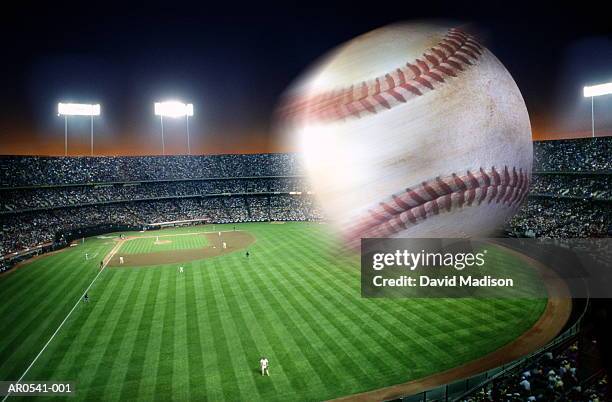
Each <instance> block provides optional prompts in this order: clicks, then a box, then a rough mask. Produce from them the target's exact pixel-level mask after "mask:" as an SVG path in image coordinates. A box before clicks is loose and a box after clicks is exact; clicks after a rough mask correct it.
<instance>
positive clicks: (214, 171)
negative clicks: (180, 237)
mask: <svg viewBox="0 0 612 402" xmlns="http://www.w3.org/2000/svg"><path fill="white" fill-rule="evenodd" d="M299 171H300V169H299V166H298V161H297V157H296V156H295V154H252V155H204V156H200V155H198V156H195V155H189V156H188V155H180V156H136V157H134V156H116V157H113V156H107V157H38V156H5V157H0V187H20V186H40V185H61V184H79V183H109V182H127V181H159V180H186V179H204V178H215V177H253V176H256V177H262V176H291V175H296V174H298V172H299Z"/></svg>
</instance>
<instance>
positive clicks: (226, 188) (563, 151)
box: [0, 137, 612, 255]
mask: <svg viewBox="0 0 612 402" xmlns="http://www.w3.org/2000/svg"><path fill="white" fill-rule="evenodd" d="M611 139H612V137H607V138H596V139H581V140H568V141H545V142H537V143H534V169H533V170H534V176H533V180H532V182H533V183H532V188H531V192H530V197H529V200H528V202H527V203H526V204H524V205H523V207H522V208H521V210H520V212H519V213H518V214H517V215H516V216H515V217H514V218H513V219H512V221H510V223H509V225H508V227H507V234H508V235H510V236H519V237H523V236H528V237H562V238H563V237H606V236H610V234H611V232H612V229H611V227H612V224H611V222H612V213H611V212H610V201H611V193H610V184H612V176H611V175H610V166H611V165H610V163H611V162H610V158H609V155H610V152H609V151H610V148H611V143H612V141H611ZM550 171H555V172H557V173H553V174H550V173H542V172H550ZM580 172H583V173H580ZM301 174H302V171H301V169H300V167H299V163H298V158H297V157H296V156H295V155H293V154H259V155H212V156H165V157H160V156H142V157H29V156H28V157H20V156H7V157H0V222H1V223H2V233H1V235H2V238H1V240H0V255H7V254H9V253H15V252H18V251H20V250H24V249H27V248H29V247H33V246H35V245H38V244H41V243H46V242H49V241H53V240H54V239H55V234H56V233H58V232H62V231H68V230H70V229H71V228H77V227H83V226H87V225H90V226H95V225H98V224H104V223H107V224H124V225H133V226H141V225H143V224H148V223H154V222H164V221H173V220H186V219H206V220H207V221H209V222H219V223H224V222H244V221H268V220H279V221H281V220H318V219H322V215H321V212H320V211H319V209H318V208H317V207H316V206H315V204H314V201H313V197H311V196H310V188H309V186H308V184H307V182H306V180H304V179H303V177H301Z"/></svg>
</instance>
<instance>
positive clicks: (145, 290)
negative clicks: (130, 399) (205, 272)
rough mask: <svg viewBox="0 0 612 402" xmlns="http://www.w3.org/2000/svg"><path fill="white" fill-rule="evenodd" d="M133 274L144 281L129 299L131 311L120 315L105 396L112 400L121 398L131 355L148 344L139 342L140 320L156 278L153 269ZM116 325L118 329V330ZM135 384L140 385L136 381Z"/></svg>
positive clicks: (146, 307)
mask: <svg viewBox="0 0 612 402" xmlns="http://www.w3.org/2000/svg"><path fill="white" fill-rule="evenodd" d="M130 274H131V275H137V276H141V277H142V282H140V283H138V281H136V282H135V286H134V290H133V291H132V293H131V294H134V293H135V297H134V298H133V299H132V300H130V301H128V303H132V304H133V305H132V309H131V312H127V311H124V312H123V313H122V315H121V316H120V318H119V319H120V320H121V321H120V323H119V326H121V327H123V330H122V333H121V334H120V338H119V339H117V338H116V339H115V340H114V341H113V342H116V343H117V344H118V345H117V346H116V347H117V349H116V354H115V359H114V361H113V362H112V365H111V368H110V370H109V375H108V378H107V381H106V383H107V384H106V388H105V398H106V399H110V400H119V398H120V395H121V391H122V384H124V381H125V378H126V376H127V373H128V371H129V370H131V369H132V368H131V367H130V363H131V362H130V360H131V359H130V356H131V354H132V353H134V351H135V350H139V349H144V348H146V345H144V344H142V343H140V342H139V340H140V339H139V338H140V332H139V329H140V321H141V318H142V316H143V314H144V311H145V310H147V309H148V306H147V305H146V301H147V296H148V295H149V293H150V291H149V289H150V287H151V286H154V285H153V283H154V278H153V273H152V271H147V272H145V273H144V274H142V275H141V274H136V273H130ZM139 279H140V278H139ZM119 326H118V327H116V330H115V331H117V330H118V328H119ZM133 385H136V386H137V385H138V383H134V384H133Z"/></svg>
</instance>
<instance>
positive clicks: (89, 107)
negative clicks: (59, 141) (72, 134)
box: [57, 102, 100, 156]
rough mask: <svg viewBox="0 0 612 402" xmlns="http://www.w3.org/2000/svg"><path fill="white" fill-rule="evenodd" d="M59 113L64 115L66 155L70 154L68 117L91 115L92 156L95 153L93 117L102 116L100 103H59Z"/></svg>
mask: <svg viewBox="0 0 612 402" xmlns="http://www.w3.org/2000/svg"><path fill="white" fill-rule="evenodd" d="M57 115H58V116H64V156H68V117H69V116H89V117H90V151H91V156H93V154H94V149H93V146H94V145H93V126H94V124H93V119H94V116H100V105H99V104H97V103H95V104H88V103H61V102H60V103H58V104H57Z"/></svg>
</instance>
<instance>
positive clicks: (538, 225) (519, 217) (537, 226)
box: [507, 197, 612, 238]
mask: <svg viewBox="0 0 612 402" xmlns="http://www.w3.org/2000/svg"><path fill="white" fill-rule="evenodd" d="M507 234H508V235H510V236H513V237H541V238H576V237H610V236H612V208H610V202H605V203H604V202H596V201H584V200H572V199H559V198H547V197H529V198H528V200H527V202H526V203H525V204H523V206H522V207H521V209H520V210H519V212H518V213H517V214H516V215H515V216H514V217H513V218H512V219H511V220H510V222H509V224H508V227H507Z"/></svg>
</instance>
